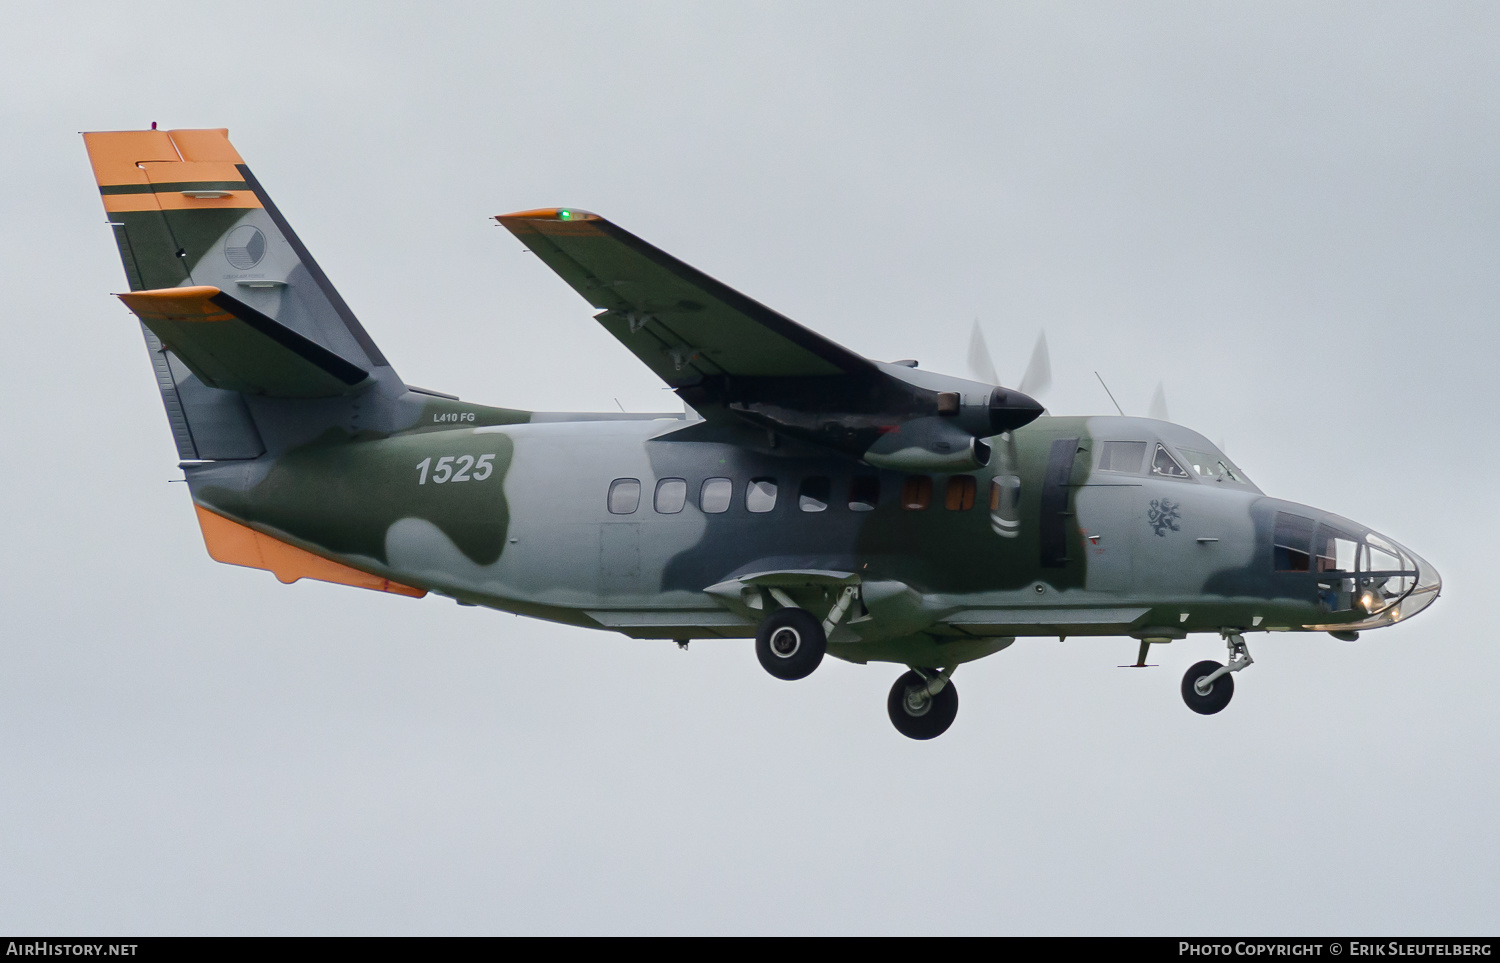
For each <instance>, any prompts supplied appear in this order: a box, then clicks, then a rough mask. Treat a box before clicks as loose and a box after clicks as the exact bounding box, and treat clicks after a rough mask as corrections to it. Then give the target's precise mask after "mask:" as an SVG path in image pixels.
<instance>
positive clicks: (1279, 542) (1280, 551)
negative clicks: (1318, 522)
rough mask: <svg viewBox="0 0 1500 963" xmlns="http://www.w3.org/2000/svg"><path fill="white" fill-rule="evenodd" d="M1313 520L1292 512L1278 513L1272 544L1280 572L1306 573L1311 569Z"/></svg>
mask: <svg viewBox="0 0 1500 963" xmlns="http://www.w3.org/2000/svg"><path fill="white" fill-rule="evenodd" d="M1312 533H1313V520H1312V519H1310V518H1304V517H1303V516H1301V515H1293V514H1292V513H1291V512H1277V513H1276V533H1275V538H1274V539H1273V540H1272V544H1273V545H1274V546H1275V551H1274V555H1273V557H1274V566H1273V567H1274V568H1275V569H1276V571H1278V572H1306V571H1309V570H1310V568H1311V565H1310V563H1311V556H1312V551H1311V550H1312Z"/></svg>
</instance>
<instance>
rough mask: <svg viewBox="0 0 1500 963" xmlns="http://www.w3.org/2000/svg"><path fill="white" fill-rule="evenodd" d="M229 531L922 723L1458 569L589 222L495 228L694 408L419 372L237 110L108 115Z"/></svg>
mask: <svg viewBox="0 0 1500 963" xmlns="http://www.w3.org/2000/svg"><path fill="white" fill-rule="evenodd" d="M83 136H84V140H85V143H86V145H87V147H88V152H89V156H90V159H91V161H92V163H93V169H94V173H95V175H96V178H97V180H98V183H99V192H100V194H101V195H102V196H103V200H104V208H105V211H106V212H107V213H108V221H109V224H110V227H111V228H112V230H113V231H114V235H115V241H116V243H117V244H118V246H119V250H120V257H121V260H122V261H123V262H124V266H125V276H126V280H127V282H128V285H129V288H130V291H129V293H126V294H120V295H118V297H119V298H120V300H121V301H123V302H124V303H125V305H126V306H127V307H128V308H129V309H130V310H131V311H132V312H134V313H135V314H136V315H137V316H138V317H139V319H140V321H141V327H142V331H143V333H144V335H145V339H146V344H147V347H148V349H149V352H150V357H151V363H152V365H153V366H154V368H155V371H156V379H157V384H158V385H159V387H160V389H161V395H162V399H163V401H164V402H165V405H166V410H167V419H168V422H169V423H170V425H171V429H172V435H173V438H174V440H175V441H176V443H177V451H178V454H179V456H180V458H181V468H182V470H183V471H184V473H185V474H186V477H187V482H188V488H189V490H190V491H191V493H192V498H193V508H194V511H195V512H196V513H197V517H198V522H199V524H200V526H201V527H202V530H203V537H204V541H205V543H206V544H207V547H208V552H209V554H210V555H211V556H212V557H213V558H215V559H217V560H218V561H221V562H228V563H231V564H236V565H245V566H250V567H253V568H262V569H268V570H270V571H271V572H273V573H275V575H276V576H277V578H279V579H280V580H281V581H283V582H293V581H296V580H297V579H299V578H312V579H322V580H325V581H329V582H338V583H342V584H345V585H354V586H359V587H362V588H368V589H376V590H379V591H385V592H394V593H397V594H400V595H409V596H415V597H420V596H422V595H425V594H426V593H428V592H434V593H437V594H439V595H444V596H447V597H449V598H452V599H455V600H457V601H458V602H460V603H462V604H470V605H483V606H488V607H490V608H495V609H500V610H503V611H507V612H515V613H519V614H521V615H528V616H533V617H536V618H542V619H549V620H552V621H556V622H563V623H567V624H569V625H579V626H587V627H589V628H602V629H611V630H614V631H617V632H621V633H623V634H625V635H627V636H630V637H632V638H637V639H671V640H676V641H677V642H679V643H680V644H683V645H686V644H687V642H688V641H689V640H691V639H720V638H728V639H733V638H751V637H753V638H754V639H755V649H756V653H757V655H758V656H759V658H760V662H761V664H762V665H763V666H764V667H765V668H766V670H767V671H768V672H770V673H771V674H772V675H773V676H776V677H777V678H780V679H800V678H802V677H804V676H807V675H808V674H809V673H811V672H812V671H813V670H814V669H816V668H817V667H818V665H819V663H820V662H821V661H822V659H823V656H824V654H825V652H826V653H827V654H829V655H833V656H835V657H837V658H840V659H844V660H847V661H850V662H856V663H867V662H872V661H873V662H892V663H896V664H898V665H904V666H906V667H907V671H906V672H904V673H903V674H902V675H901V676H900V678H898V679H897V680H896V683H895V685H894V686H893V687H892V688H891V691H890V697H889V699H888V701H887V709H888V711H889V713H890V718H891V721H892V722H893V723H894V724H895V726H896V728H897V729H898V730H899V731H900V732H901V733H903V734H904V735H907V736H909V737H911V738H914V739H928V738H932V737H933V736H936V735H938V734H940V733H942V732H943V731H945V730H946V729H947V728H948V726H949V725H950V724H951V723H952V722H953V719H954V716H955V714H956V713H957V711H958V695H957V692H956V690H955V688H954V684H953V681H952V675H953V671H954V669H955V668H956V667H958V666H959V665H961V664H963V663H965V662H970V661H973V660H975V659H980V658H983V657H985V656H987V655H992V654H994V653H996V652H999V651H1000V650H1002V649H1004V648H1005V647H1006V646H1008V645H1010V644H1011V643H1012V642H1014V641H1015V640H1016V639H1017V638H1019V637H1023V636H1057V637H1069V636H1128V637H1131V638H1134V639H1137V640H1139V642H1140V650H1139V651H1140V654H1139V657H1138V659H1137V664H1139V665H1144V664H1145V663H1146V654H1147V651H1148V649H1149V646H1150V645H1151V644H1152V643H1161V642H1169V641H1171V640H1174V639H1183V638H1185V637H1186V636H1187V635H1189V634H1190V633H1202V634H1217V635H1219V636H1221V637H1222V638H1223V640H1224V641H1225V643H1226V644H1227V646H1228V650H1229V658H1228V660H1227V664H1220V663H1218V662H1214V661H1204V662H1199V663H1197V664H1196V665H1194V666H1193V667H1192V668H1191V669H1189V670H1188V672H1187V675H1186V676H1185V677H1184V678H1183V680H1182V697H1183V699H1184V700H1185V701H1186V703H1187V705H1188V707H1189V708H1191V709H1193V710H1194V711H1196V712H1200V713H1204V714H1209V713H1214V712H1218V711H1219V710H1220V709H1222V708H1224V706H1225V705H1226V704H1227V703H1228V702H1229V699H1230V696H1231V695H1232V694H1233V691H1234V677H1233V675H1232V674H1231V673H1236V672H1239V671H1240V670H1242V669H1244V668H1245V667H1246V666H1248V665H1250V664H1251V661H1252V660H1251V658H1250V653H1249V650H1248V648H1247V646H1246V643H1245V636H1246V635H1247V634H1249V633H1252V632H1307V631H1318V632H1330V633H1332V634H1333V635H1335V636H1337V637H1338V638H1341V639H1353V638H1355V635H1356V633H1358V632H1361V631H1364V630H1367V629H1374V628H1379V627H1382V626H1387V625H1391V624H1393V623H1395V622H1397V621H1401V620H1405V619H1408V618H1410V617H1411V616H1412V615H1414V614H1416V613H1417V612H1420V611H1421V610H1422V609H1424V608H1426V607H1427V606H1428V605H1430V604H1431V603H1432V602H1433V600H1434V599H1435V598H1436V597H1437V595H1438V592H1439V590H1440V588H1441V582H1440V581H1439V578H1438V574H1437V572H1436V571H1435V570H1434V569H1433V567H1432V566H1431V565H1429V564H1428V563H1427V562H1425V561H1423V560H1422V559H1421V558H1419V557H1418V556H1417V555H1416V554H1415V553H1413V552H1411V551H1410V550H1408V549H1406V548H1404V547H1403V546H1401V545H1399V544H1397V543H1396V542H1395V541H1393V540H1391V539H1389V538H1387V537H1385V536H1383V535H1380V534H1377V533H1376V532H1373V531H1371V530H1370V529H1369V528H1367V527H1365V526H1363V525H1359V524H1356V523H1355V522H1352V521H1349V520H1348V519H1345V518H1341V517H1339V516H1337V515H1333V514H1330V513H1328V512H1325V511H1321V510H1319V509H1315V508H1309V507H1307V506H1305V505H1298V504H1294V503H1291V502H1285V501H1280V500H1278V499H1275V498H1271V497H1269V496H1266V495H1264V494H1262V492H1261V491H1260V489H1259V488H1257V487H1256V486H1255V485H1254V484H1253V483H1252V482H1251V481H1250V479H1249V478H1248V477H1247V476H1246V475H1245V473H1244V472H1243V471H1241V470H1240V468H1239V466H1237V465H1235V464H1234V463H1233V462H1231V461H1230V460H1229V458H1228V457H1226V456H1225V455H1224V453H1223V452H1222V451H1220V450H1219V449H1218V448H1216V447H1215V446H1214V445H1213V444H1211V443H1209V441H1208V440H1207V439H1206V438H1204V437H1203V436H1202V435H1199V434H1197V433H1196V432H1193V431H1190V430H1188V429H1186V428H1183V427H1180V426H1178V425H1174V424H1170V423H1168V422H1165V421H1159V420H1153V419H1147V418H1127V417H1088V418H1075V417H1052V416H1049V415H1047V414H1046V413H1045V412H1044V410H1043V407H1042V405H1041V404H1039V403H1038V402H1037V401H1035V400H1034V399H1033V398H1031V397H1030V396H1028V395H1027V394H1026V393H1025V392H1023V391H1020V390H1014V389H1011V388H1006V387H1001V386H997V385H995V384H994V383H993V381H994V380H995V379H994V377H993V375H991V376H990V377H989V378H988V379H987V380H986V381H983V382H981V381H973V380H966V379H961V378H956V377H949V376H947V375H942V374H936V373H933V372H929V371H926V370H922V369H920V368H918V367H917V365H916V362H913V361H897V362H892V363H885V362H879V361H871V360H869V359H867V358H864V357H861V356H860V355H858V354H856V353H854V352H853V351H850V350H848V349H847V348H844V347H842V346H840V345H838V344H835V343H833V342H832V341H829V340H828V339H826V338H824V337H822V336H820V335H818V334H817V333H815V332H813V331H811V330H809V329H807V328H804V327H802V326H801V325H799V324H796V323H795V322H793V321H791V320H789V319H788V318H786V317H783V316H782V315H780V314H778V313H776V312H775V311H772V310H771V309H769V308H767V307H765V306H764V305H761V304H760V303H758V302H756V301H753V300H751V299H750V298H748V297H746V296H744V295H743V294H740V293H739V292H738V291H735V290H733V289H731V288H729V287H726V286H725V285H723V284H721V283H720V282H718V281H716V280H714V279H713V278H710V277H708V276H707V275H705V274H702V273H701V272H699V271H697V270H695V269H693V268H692V267H689V266H688V265H686V264H684V263H682V262H681V261H678V260H676V259H675V258H673V257H671V256H670V255H668V254H666V253H664V252H662V251H660V250H658V249H656V248H654V247H652V246H651V245H649V244H647V243H646V242H645V241H642V240H641V239H640V238H638V237H636V236H635V235H633V234H630V233H628V232H627V231H625V230H623V229H622V228H620V227H617V226H615V225H614V224H612V223H610V222H609V221H607V220H605V219H603V218H602V217H599V216H597V215H595V214H590V213H587V212H585V211H581V210H575V209H570V208H549V209H545V210H532V211H524V212H521V213H518V214H506V215H502V216H500V217H499V218H498V220H499V222H500V223H501V224H502V225H504V226H505V227H506V228H508V229H509V230H510V231H511V232H512V233H513V234H515V236H516V237H518V238H519V239H520V240H521V241H522V242H523V243H524V244H525V245H526V247H527V248H528V249H529V250H530V251H532V252H533V253H534V254H536V255H537V256H538V257H539V258H540V259H541V260H542V262H543V263H544V264H546V265H547V266H548V267H550V268H552V270H553V271H555V272H556V273H557V274H558V275H559V276H561V277H562V279H563V280H564V281H566V282H567V283H568V284H569V285H571V286H572V287H573V288H574V290H576V291H577V292H578V293H579V294H581V295H582V296H583V297H584V299H585V300H587V301H588V302H589V303H590V304H591V305H593V307H594V308H595V309H597V310H598V313H597V314H596V315H595V316H594V317H595V318H596V319H597V320H598V321H599V323H600V325H602V326H603V328H604V330H605V331H607V332H608V333H609V334H611V335H613V336H614V337H615V338H617V339H618V340H619V341H620V342H621V343H622V344H623V345H624V346H625V347H626V348H627V349H628V350H629V351H630V352H631V353H633V354H634V355H635V356H636V357H637V358H639V359H640V360H641V361H642V362H643V363H644V364H645V365H646V366H647V367H649V368H650V369H651V370H652V371H654V372H655V373H656V374H657V375H658V376H659V377H660V378H661V379H662V380H663V381H665V382H666V384H667V385H668V386H669V387H671V388H672V389H673V390H674V391H675V392H676V393H677V395H678V396H679V397H680V398H681V399H682V401H683V402H684V403H685V405H684V411H683V412H681V413H671V414H660V415H630V414H616V413H610V414H559V413H551V412H533V411H524V410H520V409H514V408H494V407H489V406H486V405H479V404H473V403H471V402H467V401H462V400H460V399H458V398H456V397H454V396H452V395H446V394H443V393H441V392H436V391H428V390H426V389H422V388H417V387H414V386H411V385H408V384H406V383H405V382H403V381H402V380H401V379H400V378H399V377H397V375H396V372H395V370H394V369H393V368H392V367H391V364H390V362H388V361H387V360H386V358H385V356H384V355H383V354H381V352H380V349H379V348H377V347H376V346H375V342H374V341H372V340H371V338H370V336H369V335H368V334H367V333H366V332H365V329H364V328H363V327H362V326H361V325H360V323H359V321H358V320H356V318H355V316H354V313H353V312H352V311H350V309H349V307H348V305H347V304H345V303H344V299H343V298H342V297H340V296H339V294H338V292H337V291H336V290H334V287H333V285H332V284H331V283H330V282H329V280H328V278H327V276H325V275H324V273H323V272H322V270H320V269H319V267H318V264H317V262H316V261H314V260H313V258H312V255H310V254H309V253H308V251H307V249H306V248H305V247H304V246H303V244H302V242H301V241H300V240H298V238H297V235H296V234H295V233H293V231H292V229H291V227H290V226H289V225H288V223H287V221H286V219H285V218H284V217H283V216H282V214H281V212H280V211H279V210H277V208H276V205H275V204H273V203H272V201H271V198H270V196H269V195H268V194H267V193H266V191H265V189H264V188H263V187H262V186H261V184H260V182H259V181H257V180H256V178H255V177H254V175H252V174H251V172H250V169H249V168H248V167H246V166H245V164H244V162H243V161H242V160H241V158H240V155H239V154H238V153H237V152H236V151H235V149H234V148H233V147H232V146H231V145H230V143H229V139H228V133H227V131H224V130H174V131H158V130H155V129H154V127H153V129H152V130H149V131H147V130H142V131H119V132H109V133H88V134H84V135H83Z"/></svg>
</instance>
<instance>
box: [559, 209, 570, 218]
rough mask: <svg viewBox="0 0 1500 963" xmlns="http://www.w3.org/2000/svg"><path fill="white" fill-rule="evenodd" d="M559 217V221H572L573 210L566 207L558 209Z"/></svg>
mask: <svg viewBox="0 0 1500 963" xmlns="http://www.w3.org/2000/svg"><path fill="white" fill-rule="evenodd" d="M557 219H558V220H559V221H571V220H572V219H573V212H572V211H569V210H566V209H564V210H561V211H558V212H557Z"/></svg>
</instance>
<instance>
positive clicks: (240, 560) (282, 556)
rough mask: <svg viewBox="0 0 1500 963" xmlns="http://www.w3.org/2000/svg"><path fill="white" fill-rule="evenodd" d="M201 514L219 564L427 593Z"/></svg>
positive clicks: (290, 577)
mask: <svg viewBox="0 0 1500 963" xmlns="http://www.w3.org/2000/svg"><path fill="white" fill-rule="evenodd" d="M193 509H194V510H195V511H196V512H197V513H198V525H199V527H200V528H202V529H203V544H204V545H205V546H206V547H207V548H208V554H209V556H210V557H211V558H212V559H213V560H214V561H216V562H225V563H227V564H229V565H244V566H246V567H247V568H262V569H265V570H266V571H268V572H270V573H271V574H273V575H275V576H276V577H277V578H278V579H279V580H281V581H282V582H285V583H286V584H288V585H290V584H291V583H293V582H295V581H297V580H298V579H299V578H311V579H317V580H318V581H320V582H335V583H337V584H339V585H353V586H354V587H356V588H364V589H372V590H374V591H376V592H391V593H393V594H395V595H406V596H410V597H411V598H416V599H419V598H421V597H422V596H424V595H426V594H427V591H426V589H419V588H412V587H411V586H410V585H402V584H401V583H400V582H392V581H391V580H390V579H388V578H381V577H380V576H379V575H371V574H370V573H369V572H361V571H360V570H359V569H357V568H351V567H349V566H348V565H344V564H342V563H341V562H335V561H332V560H331V559H326V558H324V557H322V556H321V555H314V554H313V553H312V552H309V551H306V550H304V549H300V548H298V547H297V546H295V545H288V544H287V543H286V542H283V541H281V540H280V539H275V538H272V537H271V536H269V535H264V534H262V533H260V532H257V531H256V530H255V529H253V528H250V527H248V526H245V525H241V524H240V523H239V522H235V521H231V520H229V519H227V518H225V517H224V516H223V515H220V514H218V513H217V512H212V511H209V510H208V509H206V508H204V507H203V506H202V505H194V506H193Z"/></svg>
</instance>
